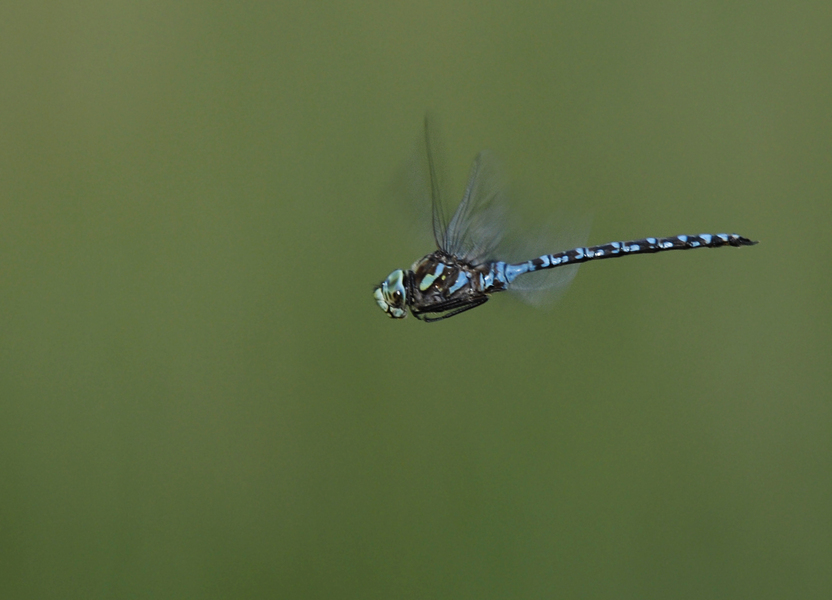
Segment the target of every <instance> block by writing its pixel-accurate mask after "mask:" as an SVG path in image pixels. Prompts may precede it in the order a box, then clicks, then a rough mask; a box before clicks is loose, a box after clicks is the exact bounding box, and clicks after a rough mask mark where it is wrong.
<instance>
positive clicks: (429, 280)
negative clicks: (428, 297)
mask: <svg viewBox="0 0 832 600" xmlns="http://www.w3.org/2000/svg"><path fill="white" fill-rule="evenodd" d="M444 270H445V265H444V264H442V263H439V264H438V265H436V268H435V269H434V270H433V274H432V275H431V274H430V273H429V274H427V275H425V276H424V277H422V281H421V282H420V283H419V289H420V290H422V291H423V292H424V291H425V290H426V289H428V288H429V287H430V286H431V285H433V282H434V281H436V278H437V277H439V275H440V274H441V273H442V271H444Z"/></svg>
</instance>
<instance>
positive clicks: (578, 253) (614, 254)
mask: <svg viewBox="0 0 832 600" xmlns="http://www.w3.org/2000/svg"><path fill="white" fill-rule="evenodd" d="M756 243H757V242H755V241H752V240H749V239H748V238H745V237H742V236H741V235H737V234H736V233H716V234H710V233H700V234H699V235H677V236H673V237H666V238H654V237H649V238H643V239H640V240H631V241H627V242H610V243H609V244H601V245H600V246H589V247H587V248H573V249H572V250H566V251H564V252H557V253H555V254H544V255H543V256H539V257H537V258H533V259H532V260H529V261H526V262H524V263H517V264H511V265H506V266H505V274H506V279H507V281H508V283H511V282H512V281H514V279H515V278H517V277H518V276H520V275H522V274H523V273H531V272H533V271H540V270H542V269H554V268H555V267H563V266H566V265H575V264H580V263H585V262H587V261H590V260H598V259H602V258H618V257H620V256H631V255H635V254H652V253H654V252H665V251H667V250H693V249H695V248H719V247H720V246H735V247H739V246H753V245H754V244H756Z"/></svg>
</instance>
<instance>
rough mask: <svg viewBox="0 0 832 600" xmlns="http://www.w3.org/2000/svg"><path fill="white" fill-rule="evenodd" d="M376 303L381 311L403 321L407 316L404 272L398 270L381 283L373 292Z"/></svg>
mask: <svg viewBox="0 0 832 600" xmlns="http://www.w3.org/2000/svg"><path fill="white" fill-rule="evenodd" d="M373 296H374V297H375V299H376V303H377V304H378V305H379V307H380V308H381V310H383V311H384V312H386V313H387V314H388V315H389V316H390V317H392V318H393V319H403V318H404V317H405V316H407V309H406V308H405V298H406V293H405V289H404V271H402V270H401V269H396V270H395V271H393V272H392V273H390V275H389V276H388V277H387V279H385V280H384V281H382V282H381V285H380V286H378V287H377V288H376V289H375V291H374V292H373Z"/></svg>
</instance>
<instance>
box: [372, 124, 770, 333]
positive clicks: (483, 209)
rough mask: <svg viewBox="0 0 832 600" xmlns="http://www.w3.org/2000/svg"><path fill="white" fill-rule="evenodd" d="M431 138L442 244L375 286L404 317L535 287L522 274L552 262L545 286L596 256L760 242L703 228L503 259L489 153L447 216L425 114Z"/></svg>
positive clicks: (458, 308)
mask: <svg viewBox="0 0 832 600" xmlns="http://www.w3.org/2000/svg"><path fill="white" fill-rule="evenodd" d="M425 141H426V149H427V165H428V172H429V178H430V197H431V213H432V214H431V216H432V222H433V237H434V240H435V241H436V247H437V249H436V250H435V251H434V252H431V253H430V254H428V255H427V256H424V257H422V258H420V259H419V260H417V261H416V262H415V263H413V266H411V267H410V269H407V270H405V269H396V270H395V271H393V272H392V273H390V275H388V276H387V278H386V279H385V280H384V281H382V282H381V283H380V284H379V285H378V286H376V287H375V289H374V290H373V296H374V298H375V300H376V303H377V304H378V305H379V307H380V308H381V310H383V311H384V312H385V313H387V315H388V316H390V317H391V318H394V319H403V318H404V317H406V316H407V311H408V310H410V312H411V313H412V314H413V316H414V317H416V318H417V319H419V320H421V321H425V322H427V323H433V322H435V321H441V320H443V319H447V318H449V317H453V316H456V315H458V314H460V313H463V312H465V311H467V310H471V309H472V308H476V307H477V306H480V305H482V304H485V303H486V302H487V301H488V299H489V297H490V296H491V294H495V293H497V292H503V291H506V290H509V291H512V290H516V291H520V292H523V291H526V290H534V289H535V286H534V285H533V284H531V285H529V284H525V283H524V280H526V279H528V278H530V277H540V275H537V276H535V275H532V274H533V273H535V272H538V271H544V270H547V269H562V271H561V273H563V276H561V277H555V278H551V277H550V278H549V280H550V282H551V283H549V284H544V285H542V286H539V287H541V288H542V287H545V286H546V285H550V286H560V287H563V286H565V285H566V284H568V282H569V280H571V278H572V276H574V272H575V269H576V268H577V265H579V264H581V263H585V262H588V261H591V260H601V259H604V258H618V257H621V256H634V255H636V254H649V253H654V252H665V251H667V250H691V249H694V248H719V247H721V246H735V247H739V246H753V245H754V244H756V243H757V242H756V241H752V240H750V239H748V238H746V237H743V236H741V235H738V234H736V233H716V234H710V233H700V234H698V235H677V236H673V237H663V238H659V237H648V238H643V239H639V240H631V241H626V242H610V243H608V244H601V245H599V246H589V247H578V248H572V249H571V250H565V251H562V252H556V253H554V254H543V255H542V256H538V257H536V258H532V259H529V260H525V261H521V262H509V261H506V260H498V259H497V258H496V257H495V254H496V253H497V251H498V247H499V246H500V243H501V241H502V239H503V234H504V231H503V229H504V223H505V218H504V217H505V213H504V212H503V210H502V203H501V200H502V195H503V191H502V190H501V189H500V188H499V186H495V185H494V181H493V177H492V171H493V168H492V166H491V164H490V157H489V155H488V153H485V152H481V153H480V154H478V155H477V157H476V158H475V159H474V164H473V166H472V167H471V173H470V176H469V178H468V185H467V186H466V188H465V194H464V195H463V197H462V200H461V201H460V203H459V206H458V207H457V209H456V212H455V213H454V214H453V216H452V217H451V218H450V220H448V219H447V218H446V217H445V212H444V208H443V204H442V200H441V197H440V186H439V182H438V178H437V171H436V165H435V162H434V151H433V150H432V148H431V146H432V142H431V132H430V123H429V119H428V118H426V119H425ZM518 278H519V279H518ZM538 289H539V288H538Z"/></svg>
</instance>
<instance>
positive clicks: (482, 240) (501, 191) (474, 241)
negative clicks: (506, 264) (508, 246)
mask: <svg viewBox="0 0 832 600" xmlns="http://www.w3.org/2000/svg"><path fill="white" fill-rule="evenodd" d="M507 198H508V192H507V186H506V183H505V179H504V178H503V177H502V175H501V173H500V168H499V166H498V164H497V161H496V159H495V158H494V156H493V155H492V154H491V153H489V152H480V153H479V154H478V155H477V157H476V158H475V159H474V164H473V165H472V166H471V174H470V176H469V177H468V185H467V186H466V188H465V194H464V195H463V197H462V201H461V202H460V203H459V207H458V208H457V209H456V212H455V213H454V216H453V217H452V218H451V222H450V223H448V227H447V229H446V230H445V246H444V247H443V250H445V251H446V252H448V253H450V254H453V255H454V256H457V257H459V258H461V259H463V260H465V261H467V262H470V263H472V264H478V263H481V262H484V261H486V260H489V259H492V258H494V257H495V252H496V250H497V248H498V246H499V245H500V242H501V241H502V239H503V234H504V232H505V229H506V218H507V215H508V211H507V210H506V204H507Z"/></svg>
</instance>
